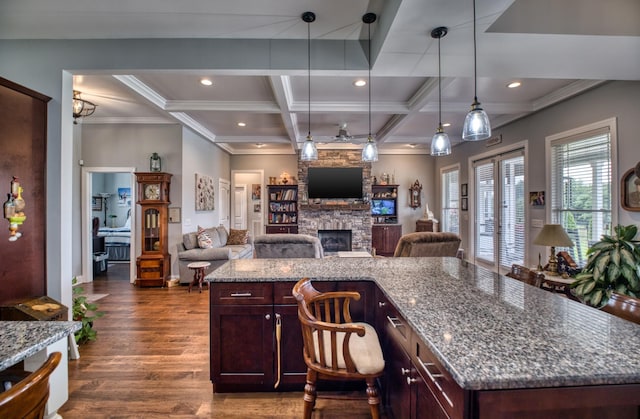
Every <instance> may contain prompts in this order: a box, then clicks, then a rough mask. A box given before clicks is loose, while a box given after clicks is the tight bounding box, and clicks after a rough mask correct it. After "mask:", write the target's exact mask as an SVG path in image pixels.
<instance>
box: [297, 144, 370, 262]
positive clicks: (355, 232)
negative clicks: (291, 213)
mask: <svg viewBox="0 0 640 419" xmlns="http://www.w3.org/2000/svg"><path fill="white" fill-rule="evenodd" d="M309 167H362V177H363V179H362V189H363V191H362V196H370V194H371V163H365V162H363V161H362V152H361V151H360V150H318V160H316V161H313V162H305V161H301V160H300V156H299V155H298V233H300V234H309V235H312V236H316V237H317V236H318V230H351V234H352V236H351V237H352V241H351V247H352V249H353V250H358V249H367V250H371V225H372V218H371V210H351V209H328V210H324V209H305V208H303V206H304V204H306V202H304V197H306V196H308V194H307V172H308V168H309ZM368 194H369V195H368Z"/></svg>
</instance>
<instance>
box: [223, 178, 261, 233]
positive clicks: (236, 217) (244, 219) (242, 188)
mask: <svg viewBox="0 0 640 419" xmlns="http://www.w3.org/2000/svg"><path fill="white" fill-rule="evenodd" d="M231 182H232V188H233V189H232V190H233V195H232V202H231V219H232V225H233V226H234V227H233V228H241V229H248V230H249V234H250V235H251V236H252V237H256V236H259V235H261V234H264V212H263V208H264V201H265V199H264V194H263V193H262V191H263V190H264V171H263V170H233V171H232V172H231ZM239 225H242V226H243V227H236V226H239Z"/></svg>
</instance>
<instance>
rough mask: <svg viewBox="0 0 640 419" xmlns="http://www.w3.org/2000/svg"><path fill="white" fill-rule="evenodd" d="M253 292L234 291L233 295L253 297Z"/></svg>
mask: <svg viewBox="0 0 640 419" xmlns="http://www.w3.org/2000/svg"><path fill="white" fill-rule="evenodd" d="M252 295H253V294H251V293H250V292H232V293H231V296H232V297H251V296H252Z"/></svg>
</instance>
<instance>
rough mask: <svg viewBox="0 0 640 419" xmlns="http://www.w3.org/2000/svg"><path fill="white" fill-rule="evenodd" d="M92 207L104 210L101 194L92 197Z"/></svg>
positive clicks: (96, 209) (94, 209)
mask: <svg viewBox="0 0 640 419" xmlns="http://www.w3.org/2000/svg"><path fill="white" fill-rule="evenodd" d="M91 209H92V210H93V211H102V197H100V196H92V197H91Z"/></svg>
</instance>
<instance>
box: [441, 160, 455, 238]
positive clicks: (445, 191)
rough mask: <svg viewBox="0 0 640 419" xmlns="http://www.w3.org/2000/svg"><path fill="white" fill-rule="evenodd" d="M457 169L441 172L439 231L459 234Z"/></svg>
mask: <svg viewBox="0 0 640 419" xmlns="http://www.w3.org/2000/svg"><path fill="white" fill-rule="evenodd" d="M459 174H460V170H459V169H457V168H456V169H450V170H445V171H443V172H442V175H441V180H442V185H441V186H442V216H441V217H440V218H441V220H442V223H441V231H448V232H450V233H456V234H460V213H459V211H460V209H459V208H460V205H459V202H460V201H459V199H458V196H459V193H458V191H459V190H460V183H459V182H458V177H459Z"/></svg>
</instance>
